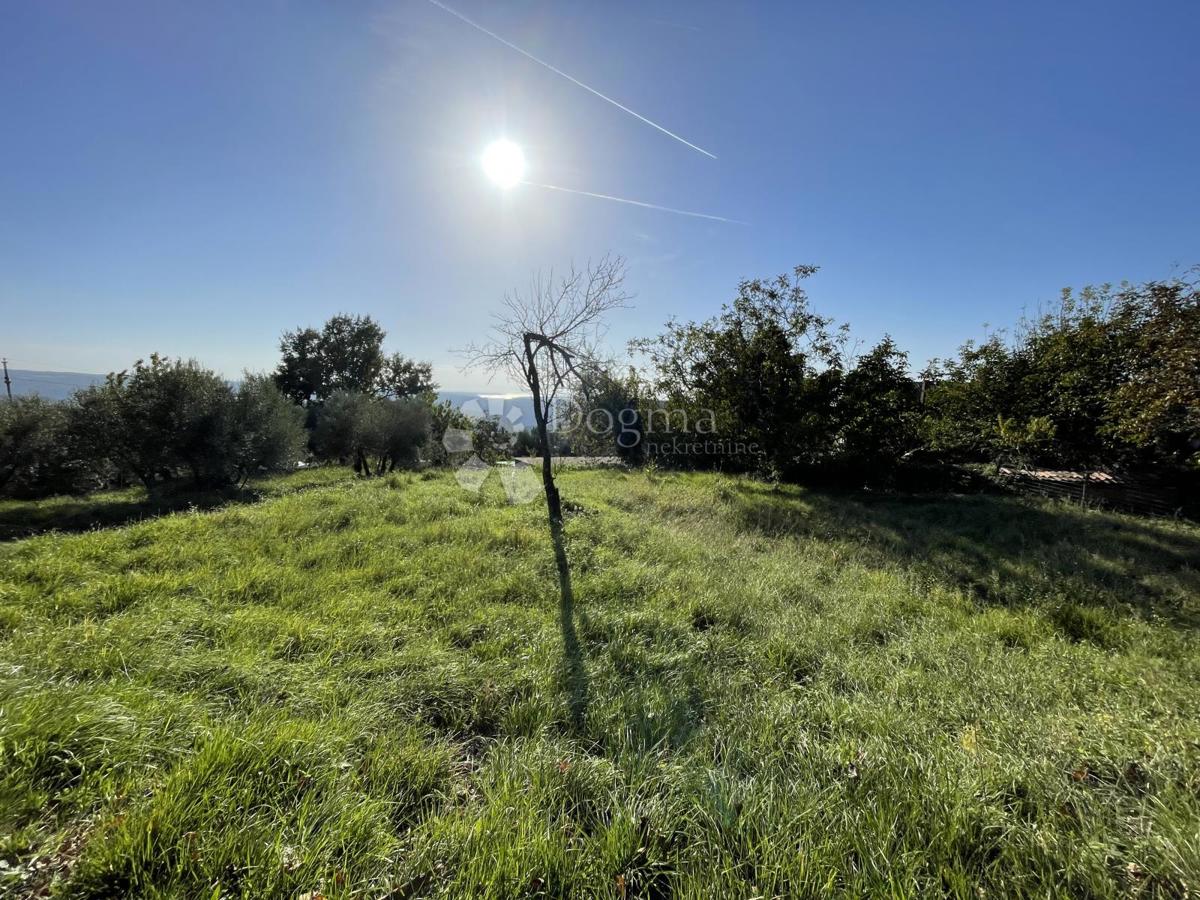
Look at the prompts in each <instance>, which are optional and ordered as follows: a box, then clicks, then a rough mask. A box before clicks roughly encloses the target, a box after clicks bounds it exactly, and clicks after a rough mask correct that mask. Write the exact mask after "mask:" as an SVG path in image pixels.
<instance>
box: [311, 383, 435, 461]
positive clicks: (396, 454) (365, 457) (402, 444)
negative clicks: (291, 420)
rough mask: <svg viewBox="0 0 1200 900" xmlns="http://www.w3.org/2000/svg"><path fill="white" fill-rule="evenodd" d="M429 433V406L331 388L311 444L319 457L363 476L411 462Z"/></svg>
mask: <svg viewBox="0 0 1200 900" xmlns="http://www.w3.org/2000/svg"><path fill="white" fill-rule="evenodd" d="M429 435H430V411H429V405H428V404H427V403H425V402H423V401H422V400H387V399H382V398H378V397H370V396H368V395H367V394H363V393H360V392H355V391H335V392H334V393H333V394H332V395H331V396H330V397H329V399H328V400H327V401H326V402H325V404H324V406H323V407H322V408H321V411H320V413H319V415H318V417H317V425H316V428H315V430H314V431H313V447H314V449H315V450H316V452H317V455H318V456H320V457H322V458H323V459H327V460H331V461H336V462H341V463H346V462H349V463H351V464H352V465H353V466H354V470H355V471H356V472H359V473H361V474H363V475H372V474H375V475H382V474H384V473H385V472H389V471H391V470H392V469H394V468H396V466H402V465H408V464H411V463H414V462H416V460H417V459H418V455H419V451H420V449H421V447H422V446H423V445H426V444H427V442H428V440H429Z"/></svg>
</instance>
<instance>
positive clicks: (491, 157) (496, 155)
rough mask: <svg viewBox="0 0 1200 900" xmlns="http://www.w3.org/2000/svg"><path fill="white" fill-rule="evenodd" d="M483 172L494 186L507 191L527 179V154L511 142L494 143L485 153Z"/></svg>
mask: <svg viewBox="0 0 1200 900" xmlns="http://www.w3.org/2000/svg"><path fill="white" fill-rule="evenodd" d="M482 162H483V171H484V172H485V173H486V174H487V177H488V178H490V179H491V180H492V182H493V183H494V184H496V185H497V186H499V187H502V188H504V189H505V190H507V189H508V188H511V187H516V185H518V184H520V183H521V179H522V178H524V177H525V154H524V153H522V152H521V148H520V147H518V146H517V145H516V144H514V143H513V142H512V141H509V140H503V139H502V140H498V141H492V142H491V143H490V144H488V145H487V148H486V149H485V150H484V151H483V160H482Z"/></svg>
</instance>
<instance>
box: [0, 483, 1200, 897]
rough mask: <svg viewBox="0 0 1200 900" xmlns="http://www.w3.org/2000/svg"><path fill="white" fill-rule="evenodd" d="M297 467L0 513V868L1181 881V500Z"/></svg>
mask: <svg viewBox="0 0 1200 900" xmlns="http://www.w3.org/2000/svg"><path fill="white" fill-rule="evenodd" d="M322 477H323V478H324V479H326V480H327V483H325V484H319V485H315V486H314V485H311V484H309V485H308V488H309V489H306V490H293V488H294V487H295V486H296V485H295V484H293V483H292V482H289V481H285V482H283V483H282V486H281V487H279V488H278V489H277V490H276V492H275V495H274V496H271V497H268V498H267V499H264V500H263V501H262V502H259V503H256V504H240V505H239V504H234V505H229V506H226V507H223V508H220V509H217V510H215V511H208V512H200V511H191V512H184V513H177V514H174V515H169V516H165V517H163V518H160V519H156V520H150V521H144V522H141V523H138V524H134V525H131V526H128V527H124V528H114V529H109V530H99V531H92V532H88V533H85V534H76V535H67V534H48V535H44V536H41V537H34V538H29V539H26V540H19V541H12V542H9V543H7V544H4V545H2V546H0V860H3V861H4V863H5V864H6V865H5V866H0V895H2V894H3V893H4V892H5V891H6V890H8V891H10V892H13V893H15V894H16V895H17V896H20V895H22V893H24V894H29V895H33V894H34V893H35V892H37V891H39V890H43V889H45V888H47V887H49V888H51V889H52V890H53V891H55V892H57V894H58V895H61V896H70V897H127V896H139V897H201V898H209V897H211V898H217V897H239V896H245V897H289V898H291V897H298V896H308V895H310V892H320V893H321V894H324V895H325V896H327V897H342V896H355V897H359V896H361V897H379V896H392V897H407V896H429V895H442V896H496V897H507V896H535V895H539V896H540V895H545V896H565V895H573V896H580V897H635V896H637V897H667V896H713V897H751V896H759V897H770V896H779V895H784V896H812V895H821V894H827V893H829V894H832V893H839V894H851V895H868V894H869V895H872V896H897V897H900V896H912V897H924V896H936V895H957V896H965V897H981V896H987V897H1008V896H1021V895H1034V896H1046V895H1061V896H1119V895H1128V894H1140V895H1142V896H1164V897H1181V896H1184V895H1185V892H1186V891H1189V890H1191V891H1195V890H1196V889H1197V887H1198V886H1200V677H1198V676H1200V653H1198V652H1197V649H1198V647H1197V632H1196V627H1197V623H1198V614H1200V573H1198V572H1197V566H1196V564H1197V561H1198V560H1200V529H1197V528H1196V527H1194V526H1190V525H1184V524H1172V523H1167V522H1150V521H1144V520H1137V519H1133V518H1128V517H1120V516H1114V515H1107V514H1100V513H1095V512H1088V511H1081V510H1078V509H1073V508H1070V507H1066V506H1057V505H1053V504H1049V503H1035V502H1029V501H1023V500H1016V499H1012V498H1005V497H986V496H979V497H947V498H940V499H932V500H931V499H911V498H908V499H906V498H888V497H869V496H862V495H857V496H856V495H845V496H839V495H835V494H825V493H819V492H812V491H804V490H801V489H791V488H784V489H772V488H771V487H770V486H767V485H763V484H759V483H755V482H753V481H748V480H739V479H731V478H725V477H719V476H712V475H674V474H671V475H655V474H645V473H637V472H632V473H631V472H623V471H569V472H566V473H564V474H563V475H562V478H561V482H562V489H563V494H564V497H565V499H566V500H567V502H568V506H569V508H570V510H571V512H570V517H569V521H568V526H567V533H568V540H569V553H570V556H571V559H572V562H573V565H574V576H575V587H576V591H577V595H578V597H577V604H576V606H575V608H574V609H573V610H561V609H560V607H559V603H558V598H557V593H556V582H555V575H554V563H553V557H552V555H551V552H550V547H549V540H548V536H547V532H546V528H545V522H544V509H543V507H542V505H541V504H540V503H534V504H529V505H526V506H516V507H513V506H507V505H505V503H504V501H503V494H502V493H501V491H500V490H499V487H498V486H497V485H495V484H492V485H490V486H489V488H488V489H487V490H485V492H484V493H483V495H482V496H477V495H473V494H470V493H467V492H465V491H463V490H462V489H460V488H459V487H458V485H457V484H456V483H455V482H454V480H453V479H452V477H451V476H450V475H448V474H444V473H427V474H422V475H416V474H403V475H393V476H390V477H388V478H385V479H379V480H375V481H370V482H365V481H351V480H346V479H345V478H344V477H339V476H338V473H327V474H326V475H324V476H322Z"/></svg>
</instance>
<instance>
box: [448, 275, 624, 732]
mask: <svg viewBox="0 0 1200 900" xmlns="http://www.w3.org/2000/svg"><path fill="white" fill-rule="evenodd" d="M624 282H625V261H624V260H623V259H621V257H619V256H612V255H609V256H605V257H604V258H603V259H601V260H600V261H599V262H597V263H594V264H593V263H591V262H589V263H588V265H587V266H586V267H585V268H584V269H583V270H578V269H576V268H575V267H574V266H572V267H571V268H570V270H569V271H568V272H567V273H566V275H564V276H562V277H558V278H556V277H555V275H554V272H553V271H550V272H547V273H545V274H543V273H537V274H535V275H534V276H533V278H532V279H531V282H530V286H529V288H528V290H527V291H525V292H513V293H510V294H506V295H505V297H504V311H503V312H500V313H498V314H497V316H496V320H497V321H496V325H495V327H494V338H493V340H492V341H490V342H489V343H487V344H484V345H483V346H478V347H472V348H469V349H468V351H467V352H468V354H469V356H470V360H471V365H479V366H481V367H483V368H486V369H488V370H490V371H491V372H493V373H495V372H505V373H507V374H508V375H509V376H511V377H513V378H515V379H519V380H520V381H521V382H523V383H524V384H525V385H527V386H528V388H529V391H530V393H531V394H533V415H534V419H535V420H536V423H537V437H538V452H539V453H540V455H541V457H542V487H543V489H544V490H545V494H546V513H547V517H548V519H549V522H550V539H551V542H552V543H553V544H554V560H555V563H556V564H557V566H558V587H559V595H560V599H561V604H562V613H563V638H564V642H565V643H566V649H567V655H568V659H569V660H573V661H574V662H573V667H574V666H578V667H579V668H578V670H577V671H576V670H573V671H570V672H568V676H569V677H570V680H571V683H572V684H571V686H572V694H573V698H572V714H573V716H574V717H575V719H576V724H580V719H581V715H582V713H581V698H580V690H581V685H582V684H583V682H582V664H581V663H580V662H579V660H578V653H577V647H573V646H572V645H573V644H574V627H573V625H572V624H571V623H572V612H571V611H572V608H573V606H574V595H573V594H572V590H571V570H570V567H569V565H568V562H567V550H566V545H565V543H564V541H563V513H562V498H561V497H560V496H559V493H558V486H557V485H556V484H555V483H554V464H553V459H552V458H551V453H550V435H549V423H550V421H551V417H552V413H553V410H554V401H555V400H556V398H557V397H558V395H559V393H560V391H561V390H562V389H563V388H564V386H565V385H566V384H567V383H568V382H569V381H570V380H571V379H575V380H576V381H578V382H580V383H584V379H583V373H584V372H586V371H587V370H589V369H591V368H594V367H595V366H597V365H598V364H599V362H598V356H597V345H598V344H599V342H600V339H601V338H602V337H603V335H604V331H605V322H604V319H605V315H606V314H607V313H608V312H610V311H611V310H613V309H617V308H619V307H623V306H625V305H626V301H627V300H628V299H629V294H628V293H626V291H625V288H624Z"/></svg>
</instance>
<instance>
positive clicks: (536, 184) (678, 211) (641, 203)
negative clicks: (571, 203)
mask: <svg viewBox="0 0 1200 900" xmlns="http://www.w3.org/2000/svg"><path fill="white" fill-rule="evenodd" d="M521 184H525V185H528V186H529V187H537V188H545V189H546V190H548V191H562V192H563V193H564V194H579V196H581V197H595V198H596V199H597V200H612V201H614V202H616V203H628V204H629V205H630V206H643V207H645V208H646V209H657V210H660V211H662V212H669V213H675V215H677V216H692V217H693V218H695V219H712V220H713V221H714V222H728V223H729V224H731V225H745V224H747V223H745V222H742V221H740V220H739V219H727V218H725V216H710V215H709V214H708V213H699V212H691V211H690V210H686V209H674V208H673V207H670V206H659V205H658V204H657V203H646V202H644V201H642V200H630V199H628V198H626V197H614V196H612V195H611V194H595V193H593V192H591V191H577V190H575V188H568V187H559V186H558V185H557V184H541V183H539V182H536V181H522V182H521Z"/></svg>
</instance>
